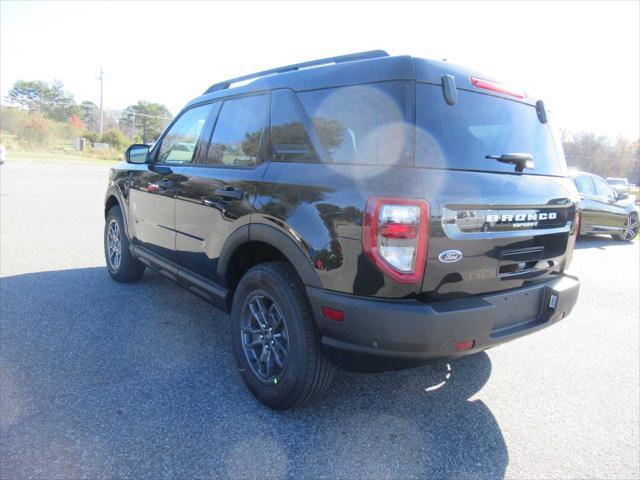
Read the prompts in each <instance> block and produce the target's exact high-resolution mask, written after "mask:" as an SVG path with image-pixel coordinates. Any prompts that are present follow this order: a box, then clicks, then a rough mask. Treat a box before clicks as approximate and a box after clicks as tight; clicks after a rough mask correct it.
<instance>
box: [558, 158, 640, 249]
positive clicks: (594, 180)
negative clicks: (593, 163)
mask: <svg viewBox="0 0 640 480" xmlns="http://www.w3.org/2000/svg"><path fill="white" fill-rule="evenodd" d="M570 176H571V177H572V178H573V181H574V182H575V184H576V187H577V188H578V192H580V204H579V208H580V230H579V233H580V235H586V234H596V233H600V234H609V235H611V237H613V238H614V239H616V240H623V241H631V240H633V239H634V238H635V237H636V235H637V234H638V208H637V207H636V206H635V205H634V203H633V202H632V201H631V200H629V199H628V194H627V193H624V192H620V191H617V190H614V189H613V188H612V187H611V185H609V184H608V183H607V181H606V180H605V179H604V178H602V177H599V176H598V175H594V174H592V173H587V172H579V171H574V172H571V173H570Z"/></svg>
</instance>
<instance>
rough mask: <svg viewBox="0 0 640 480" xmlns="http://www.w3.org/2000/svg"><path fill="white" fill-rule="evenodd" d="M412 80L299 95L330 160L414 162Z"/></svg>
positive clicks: (358, 162) (391, 162) (335, 161)
mask: <svg viewBox="0 0 640 480" xmlns="http://www.w3.org/2000/svg"><path fill="white" fill-rule="evenodd" d="M412 86H413V85H412V83H411V82H406V81H390V82H378V83H371V84H366V85H356V86H348V87H338V88H328V89H323V90H313V91H307V92H301V93H298V98H299V99H300V101H301V103H302V105H303V107H304V109H305V110H306V112H307V115H308V116H309V118H310V119H311V124H312V127H313V128H314V129H315V131H316V133H317V135H318V137H319V138H320V140H321V141H322V143H323V144H324V147H325V149H326V150H327V152H328V153H329V155H330V156H331V159H332V160H333V162H334V163H348V164H368V165H412V164H413V155H412V151H413V149H412V143H413V135H412V130H413V129H412V124H413V94H412Z"/></svg>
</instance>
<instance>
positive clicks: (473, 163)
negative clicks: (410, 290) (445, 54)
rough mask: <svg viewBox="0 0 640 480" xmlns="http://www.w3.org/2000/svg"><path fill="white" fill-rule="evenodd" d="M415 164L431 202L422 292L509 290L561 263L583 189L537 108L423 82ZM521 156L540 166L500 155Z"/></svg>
mask: <svg viewBox="0 0 640 480" xmlns="http://www.w3.org/2000/svg"><path fill="white" fill-rule="evenodd" d="M416 100H417V105H416V153H415V155H416V166H418V167H419V171H420V176H421V179H422V184H423V188H424V195H425V198H426V199H427V201H428V202H429V204H430V206H431V233H430V236H429V251H428V256H427V265H426V270H425V276H424V280H423V286H422V290H423V294H425V295H427V296H429V297H433V298H437V297H443V296H444V297H449V296H457V295H468V294H476V293H485V292H492V291H500V290H506V289H510V288H517V287H520V286H522V285H523V284H524V283H525V282H528V281H535V280H538V279H541V278H545V277H547V276H549V275H552V274H554V273H557V272H559V271H561V270H562V269H564V266H565V261H566V257H567V253H568V252H569V251H570V249H571V248H572V243H571V241H572V236H571V234H572V225H573V221H574V216H575V208H576V207H575V205H576V201H577V191H576V190H575V186H574V185H573V182H572V181H571V180H569V179H567V178H565V172H566V164H565V160H564V156H563V154H562V151H561V147H559V146H558V143H557V141H556V139H555V137H554V135H553V133H552V131H551V129H550V127H549V125H548V124H546V123H542V122H541V121H540V119H539V118H538V115H537V113H536V108H535V106H534V105H531V104H528V103H526V102H524V101H516V100H512V99H508V98H504V97H502V96H494V95H490V94H485V93H478V92H473V91H470V90H465V89H459V90H458V92H457V101H456V102H455V104H453V105H449V104H447V103H446V102H445V100H444V98H443V95H442V89H441V86H440V85H430V84H423V83H418V84H417V87H416ZM514 153H520V154H522V153H524V154H528V155H531V156H532V157H533V161H534V164H535V167H534V168H528V169H525V170H524V171H523V172H517V171H516V165H514V164H510V163H503V162H501V161H497V160H495V159H493V158H487V157H499V156H501V155H507V154H514Z"/></svg>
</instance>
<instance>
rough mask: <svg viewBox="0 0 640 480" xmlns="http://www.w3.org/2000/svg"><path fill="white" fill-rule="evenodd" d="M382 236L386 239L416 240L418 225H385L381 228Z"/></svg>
mask: <svg viewBox="0 0 640 480" xmlns="http://www.w3.org/2000/svg"><path fill="white" fill-rule="evenodd" d="M380 235H382V236H383V237H385V238H416V237H417V236H418V225H415V224H414V225H407V224H404V223H385V224H384V225H381V226H380Z"/></svg>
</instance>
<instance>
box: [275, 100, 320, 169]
mask: <svg viewBox="0 0 640 480" xmlns="http://www.w3.org/2000/svg"><path fill="white" fill-rule="evenodd" d="M291 97H292V94H291V93H290V92H286V91H279V92H278V91H275V92H273V94H272V96H271V144H272V146H273V153H274V160H275V161H277V162H306V163H309V162H319V161H320V159H319V158H318V155H317V153H316V151H315V150H314V148H313V145H312V144H311V140H310V139H309V135H308V134H307V131H306V130H305V128H304V124H303V123H302V120H301V119H300V115H299V114H298V110H297V109H296V105H295V104H294V101H296V100H295V98H291Z"/></svg>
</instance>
